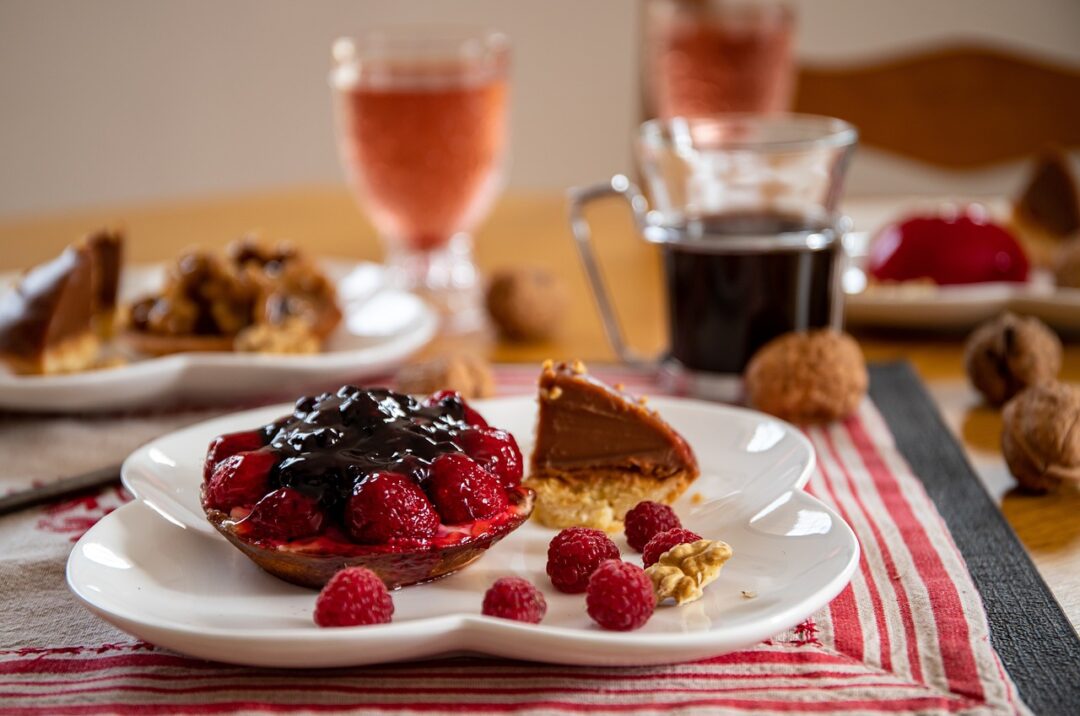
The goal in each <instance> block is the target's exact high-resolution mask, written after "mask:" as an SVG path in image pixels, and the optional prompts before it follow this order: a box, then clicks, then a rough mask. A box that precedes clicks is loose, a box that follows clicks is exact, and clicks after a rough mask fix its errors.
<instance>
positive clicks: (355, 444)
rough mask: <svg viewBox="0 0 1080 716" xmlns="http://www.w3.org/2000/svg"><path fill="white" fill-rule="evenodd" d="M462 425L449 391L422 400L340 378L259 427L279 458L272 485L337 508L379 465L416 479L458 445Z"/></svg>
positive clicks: (421, 478)
mask: <svg viewBox="0 0 1080 716" xmlns="http://www.w3.org/2000/svg"><path fill="white" fill-rule="evenodd" d="M468 428H469V424H468V423H467V422H466V420H465V406H464V404H463V403H462V401H461V399H460V398H458V397H456V396H447V397H444V398H443V399H441V400H439V401H438V402H435V403H434V404H430V405H429V404H426V403H420V402H418V401H417V400H415V399H414V398H412V397H410V396H408V395H403V394H401V393H395V392H393V391H391V390H386V389H374V390H361V389H360V388H357V387H356V386H352V385H346V386H344V387H342V388H340V389H339V390H338V391H337V392H336V393H323V394H322V395H319V396H315V397H312V396H309V397H305V398H301V399H300V400H298V401H297V402H296V408H295V410H294V411H293V413H292V415H288V416H285V417H284V418H281V419H280V420H277V421H275V422H273V423H271V424H269V425H266V426H264V427H263V428H262V431H263V435H264V436H265V437H266V439H267V440H268V441H269V446H270V448H272V449H273V450H274V451H275V452H277V453H278V454H279V457H280V459H279V461H278V463H277V466H276V467H275V468H274V470H273V472H272V474H271V476H270V481H271V484H272V485H273V487H274V488H277V487H292V488H294V489H296V490H299V491H301V492H303V493H304V494H306V495H308V496H310V497H313V498H315V499H317V500H318V501H319V503H320V504H321V505H322V506H323V507H324V508H325V509H327V510H330V511H336V510H337V509H339V508H340V507H341V505H342V504H343V503H344V502H345V501H346V500H348V498H349V496H350V495H352V494H353V492H354V491H355V489H356V487H357V485H359V484H361V483H363V482H364V481H365V480H367V479H368V477H369V476H370V475H372V474H373V473H375V472H378V471H381V470H382V471H392V472H399V473H402V474H404V475H408V476H410V477H412V479H413V480H415V481H416V482H417V483H423V482H424V481H425V480H427V478H428V476H429V474H430V468H431V463H432V462H434V460H435V458H437V457H438V456H439V455H442V454H443V453H447V452H463V450H462V448H461V446H460V445H459V444H458V442H457V437H458V434H459V433H461V432H463V431H465V430H467V429H468Z"/></svg>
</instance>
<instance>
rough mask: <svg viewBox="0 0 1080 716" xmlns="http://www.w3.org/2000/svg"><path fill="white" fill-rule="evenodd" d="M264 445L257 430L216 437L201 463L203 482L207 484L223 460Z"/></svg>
mask: <svg viewBox="0 0 1080 716" xmlns="http://www.w3.org/2000/svg"><path fill="white" fill-rule="evenodd" d="M265 444H266V443H265V442H264V440H263V434H262V433H260V432H259V431H257V430H248V431H244V432H242V433H225V434H224V435H218V436H217V437H216V438H214V439H213V440H212V441H211V442H210V449H208V450H207V451H206V462H205V463H203V480H204V481H206V482H209V481H210V475H212V474H213V472H214V468H215V467H217V464H218V463H219V462H221V461H222V460H224V459H225V458H227V457H232V456H233V455H235V454H237V453H240V452H249V451H251V450H258V449H259V448H261V447H262V446H263V445H265Z"/></svg>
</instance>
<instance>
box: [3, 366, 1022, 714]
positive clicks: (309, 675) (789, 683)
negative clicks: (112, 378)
mask: <svg viewBox="0 0 1080 716" xmlns="http://www.w3.org/2000/svg"><path fill="white" fill-rule="evenodd" d="M597 373H598V375H599V376H600V377H602V378H604V379H606V380H609V381H612V382H623V383H625V384H626V385H627V388H628V390H631V391H635V392H641V393H645V394H653V395H655V394H658V393H660V392H661V391H660V390H659V388H658V387H657V386H656V385H655V384H653V383H651V382H650V381H649V380H648V379H647V378H643V377H642V376H641V375H640V374H633V373H627V372H625V371H615V370H610V371H602V370H601V371H597ZM498 377H499V386H500V390H501V392H502V393H504V394H520V393H523V392H530V391H531V390H532V389H533V379H534V377H535V370H534V369H533V368H531V367H529V368H525V367H505V368H500V369H499V376H498ZM106 427H107V426H104V425H103V426H102V429H106ZM806 434H807V436H808V437H809V438H810V440H811V442H812V443H813V445H814V448H815V449H816V451H817V454H818V468H817V470H816V471H815V473H814V475H813V477H812V478H811V480H810V483H809V486H808V489H809V491H810V492H812V493H813V494H814V495H815V496H817V497H818V498H820V499H822V500H823V501H825V502H827V503H829V504H830V505H832V506H834V507H835V508H836V509H837V510H838V511H839V512H840V514H841V515H843V517H844V519H845V520H847V521H848V523H849V524H850V525H851V526H852V527H853V528H854V530H855V532H856V534H857V535H858V538H859V541H860V542H861V544H862V547H863V550H862V558H861V563H860V565H859V570H858V571H857V572H856V575H855V577H854V578H853V580H852V583H851V585H850V586H849V587H848V588H847V589H845V590H844V591H843V592H842V593H841V594H840V596H839V597H837V598H836V599H835V600H834V601H833V602H832V603H831V604H830V605H829V606H828V607H826V608H825V609H823V610H822V611H820V612H819V613H817V614H815V615H813V616H812V617H811V618H810V619H807V620H806V621H805V622H803V623H802V624H799V625H798V626H797V627H796V628H795V629H793V630H791V631H789V632H785V633H782V634H777V635H776V636H775V637H773V638H772V639H769V640H768V641H766V642H764V643H762V644H759V645H757V646H755V647H753V648H750V649H746V650H743V651H738V652H735V653H732V654H727V655H724V656H721V657H717V658H714V659H709V660H705V661H700V662H695V663H690V664H679V665H673V666H666V667H647V668H597V667H568V666H556V665H543V664H530V663H521V662H511V661H505V660H498V659H487V658H454V659H443V660H436V661H428V662H413V663H407V664H390V665H382V666H374V667H362V668H355V669H341V670H322V671H284V670H266V669H249V668H243V667H235V666H227V665H222V664H215V663H210V662H205V661H200V660H195V659H189V658H186V657H183V656H179V655H177V654H173V653H170V652H167V651H165V650H161V649H157V648H156V647H154V646H152V645H149V644H146V643H143V642H140V641H137V640H135V639H133V638H131V637H129V636H127V635H125V634H123V633H121V632H118V631H116V630H115V629H113V628H112V627H110V626H108V625H106V624H104V623H102V622H100V621H98V620H97V619H95V618H94V617H93V616H91V615H90V614H89V613H88V612H86V611H85V610H84V609H82V608H81V607H80V606H79V605H78V604H77V603H76V602H75V600H74V598H73V597H71V596H70V595H69V594H68V592H67V590H66V587H65V585H64V581H63V565H64V562H65V560H66V557H67V553H68V551H69V550H70V547H71V544H72V542H73V541H74V540H76V539H78V537H79V535H81V534H82V533H83V532H84V531H85V530H86V529H87V528H88V527H89V526H90V525H92V524H93V523H94V521H95V520H96V519H98V518H100V517H101V516H102V515H104V514H107V513H108V512H109V511H111V510H112V509H115V508H116V507H117V506H119V505H120V504H121V503H122V501H123V500H125V499H126V497H125V496H124V495H123V494H122V493H121V492H120V491H119V490H118V489H110V490H106V491H104V492H103V493H101V494H99V495H95V496H90V497H83V498H79V499H77V500H70V501H67V502H63V503H58V504H55V505H52V506H48V507H46V508H43V509H40V510H37V511H29V512H25V513H21V514H17V515H12V516H9V517H6V518H3V519H0V539H2V544H4V545H5V549H4V551H3V554H2V555H0V599H2V600H3V604H4V606H3V610H4V619H3V623H2V624H0V638H2V641H0V647H2V648H0V711H3V712H5V713H28V714H37V713H42V714H90V713H94V714H96V713H152V712H159V713H219V712H230V711H236V710H240V711H244V712H255V713H276V712H280V711H300V712H310V713H316V712H318V713H323V712H334V711H343V710H350V711H357V712H371V713H379V712H385V711H392V710H405V711H416V712H462V711H465V712H484V711H492V712H501V711H515V712H535V713H551V712H578V711H582V712H584V711H589V712H593V711H600V712H603V711H611V712H615V711H618V712H627V711H631V712H642V713H702V712H706V711H717V712H731V711H742V710H754V711H759V712H763V713H781V712H784V713H791V712H856V713H879V712H880V713H885V712H894V713H895V712H920V713H972V714H974V713H979V714H983V713H1027V712H1028V711H1027V709H1026V708H1025V707H1024V706H1023V704H1021V703H1020V701H1019V699H1018V697H1017V695H1016V692H1015V689H1014V688H1013V686H1012V683H1011V682H1010V680H1009V678H1008V677H1007V675H1006V674H1005V672H1004V670H1003V669H1002V667H1001V664H1000V661H999V659H998V657H997V655H996V654H995V653H994V651H993V649H992V648H991V646H990V641H989V635H988V630H987V622H986V617H985V614H984V612H983V608H982V603H981V601H980V598H979V594H978V592H977V591H976V589H975V587H974V586H973V584H972V582H971V579H970V577H969V575H968V573H967V570H966V568H965V566H964V563H963V560H962V558H961V557H960V554H959V553H958V551H957V549H956V547H955V545H954V544H953V542H952V539H951V538H950V536H949V533H948V531H947V530H946V528H945V526H944V523H943V522H942V520H941V518H940V516H939V515H938V513H937V512H936V510H935V508H934V506H933V504H932V503H931V502H930V500H929V498H928V497H927V496H926V494H925V492H924V491H923V489H922V486H921V484H920V483H919V481H918V480H917V479H916V478H915V477H914V475H912V474H911V472H910V469H909V468H908V467H907V465H906V464H905V463H904V461H903V459H902V458H901V457H900V455H899V453H898V452H897V450H896V448H895V445H894V443H893V439H892V436H891V434H890V433H889V431H888V428H887V426H886V425H885V423H884V422H883V421H882V419H881V417H880V415H879V413H878V411H877V409H876V408H875V407H874V406H873V405H872V404H871V403H870V402H869V401H867V402H866V403H865V404H864V405H863V406H862V408H861V409H860V410H859V412H858V414H857V415H855V416H854V417H852V418H851V419H850V420H848V421H847V422H845V423H843V424H836V425H832V426H828V427H823V428H809V429H807V431H806ZM71 448H73V449H77V446H71Z"/></svg>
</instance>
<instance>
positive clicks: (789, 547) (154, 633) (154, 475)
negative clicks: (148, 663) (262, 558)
mask: <svg viewBox="0 0 1080 716" xmlns="http://www.w3.org/2000/svg"><path fill="white" fill-rule="evenodd" d="M653 404H654V405H655V406H656V407H657V408H658V409H659V410H660V411H661V413H662V414H663V415H664V416H665V417H666V418H667V419H668V420H669V421H670V422H671V423H672V425H674V426H675V428H676V429H678V430H679V431H681V432H682V433H683V435H684V436H685V437H686V438H687V440H688V441H689V442H690V444H691V445H692V446H693V447H694V449H695V450H696V452H697V455H698V459H699V462H700V464H701V468H702V476H701V477H700V478H699V479H698V481H697V482H695V483H694V484H693V485H692V486H691V489H690V491H689V493H690V494H689V495H687V496H686V497H684V498H683V499H682V500H681V501H680V502H679V503H678V504H677V505H676V506H675V507H676V510H677V511H678V513H679V514H680V515H681V517H682V518H683V522H684V524H685V525H686V526H687V527H689V528H690V529H693V530H696V531H698V532H699V533H700V534H702V535H705V536H709V537H715V538H719V539H723V540H725V541H727V542H728V543H730V544H731V545H732V547H733V548H734V551H735V555H734V557H733V558H732V559H731V561H730V562H729V563H728V564H727V566H726V567H725V568H724V570H723V572H722V573H721V576H720V578H719V579H718V580H717V581H716V582H715V583H713V584H712V585H711V586H710V587H708V589H707V590H706V593H705V597H704V598H703V599H701V600H700V601H698V602H695V603H693V604H690V605H686V606H683V607H673V606H668V607H661V608H658V609H657V612H656V614H655V615H654V616H653V618H652V619H651V620H650V621H649V623H648V624H646V625H645V626H644V627H643V628H642V629H640V630H638V631H635V632H630V633H615V632H605V631H603V630H601V629H599V628H598V627H596V626H595V625H593V624H592V623H591V621H590V619H589V617H588V616H587V615H586V613H585V605H584V598H583V596H582V595H567V594H561V593H559V592H556V591H555V590H554V589H553V588H552V587H551V584H550V582H549V581H548V579H547V577H546V575H545V572H544V565H545V559H546V556H545V555H546V550H547V544H548V542H549V541H550V540H551V538H552V536H553V535H554V532H553V531H552V530H548V529H545V528H543V527H541V526H539V525H537V524H535V523H533V522H528V523H526V524H525V525H524V526H522V527H521V528H520V529H518V530H517V531H516V532H514V533H513V534H511V535H510V536H508V537H507V538H506V539H504V540H503V541H502V542H500V543H498V544H497V545H495V546H494V547H493V548H492V549H491V551H490V552H489V553H488V554H486V555H485V556H484V557H483V558H482V559H480V560H479V561H478V562H476V563H475V564H473V565H472V566H470V567H468V568H466V569H465V570H463V571H462V572H459V573H458V574H455V575H453V576H450V577H448V578H446V579H442V580H439V581H436V582H432V583H429V584H425V585H420V586H414V587H406V588H404V589H402V590H399V591H397V592H395V593H394V604H395V614H394V622H393V623H392V624H388V625H381V626H369V627H353V628H338V629H320V628H318V627H316V626H314V624H313V623H312V620H311V613H312V609H313V606H314V602H315V593H314V592H313V591H311V590H307V589H303V588H301V587H296V586H293V585H290V584H286V583H285V582H282V581H280V580H278V579H276V578H274V577H271V576H269V575H267V574H265V573H263V572H262V571H260V570H259V569H258V568H257V567H256V566H255V565H254V564H252V563H251V562H249V561H248V560H247V558H245V557H244V556H243V555H241V553H240V552H239V551H238V550H236V549H235V548H233V547H232V546H231V545H229V544H228V543H227V542H226V541H225V540H224V539H223V538H222V537H221V536H219V535H218V534H217V533H216V532H214V530H213V529H212V528H211V527H210V525H209V524H207V522H206V520H205V519H204V518H203V515H202V510H201V509H200V507H199V501H198V489H199V484H200V480H201V477H200V473H201V463H202V460H203V454H204V452H205V448H206V445H207V443H208V442H209V441H210V439H211V438H212V437H213V436H215V435H217V434H218V433H221V432H224V431H231V430H241V429H246V428H251V427H254V426H256V425H259V424H262V423H265V422H269V421H270V420H272V419H273V418H275V417H277V416H279V415H280V414H282V413H284V412H287V411H288V410H290V409H291V406H279V407H276V408H267V409H261V410H257V411H250V412H247V413H240V414H236V415H231V416H228V417H225V418H220V419H217V420H212V421H209V422H206V423H203V424H200V425H196V426H194V427H190V428H187V429H185V430H181V431H179V432H176V433H173V434H172V435H169V436H166V437H163V438H161V439H159V440H155V441H154V442H152V443H150V444H148V445H146V446H145V447H143V448H142V449H140V450H139V451H137V452H136V453H134V454H133V455H132V456H131V457H129V458H128V460H127V461H126V462H125V464H124V470H123V477H124V483H125V485H126V486H127V487H128V489H129V490H131V491H132V492H133V493H134V494H135V495H136V497H137V498H138V501H136V502H133V503H131V504H129V505H126V506H124V507H123V508H121V509H119V510H117V511H116V512H114V513H112V514H110V515H108V516H106V517H105V518H104V519H102V520H101V521H100V522H99V523H98V524H97V525H96V526H95V527H94V528H92V529H91V530H90V531H89V532H87V533H86V535H84V536H83V538H82V539H81V540H80V541H79V543H78V544H77V545H76V546H75V548H74V550H73V551H72V553H71V557H70V559H69V560H68V566H67V578H68V584H69V585H70V586H71V589H72V590H73V591H74V592H75V594H76V595H77V596H78V597H79V598H80V599H82V601H83V602H84V603H85V604H86V605H87V606H88V607H89V608H90V609H91V610H93V611H94V612H95V613H97V614H98V615H99V616H101V617H102V618H103V619H105V620H107V621H109V622H111V623H112V624H115V625H116V626H117V627H119V628H121V629H123V630H124V631H127V632H129V633H131V634H134V635H136V636H138V637H140V638H142V639H145V640H147V641H150V642H153V643H155V644H158V645H160V646H163V647H168V648H170V649H174V650H176V651H179V652H182V653H185V654H190V655H192V656H197V657H202V658H207V659H215V660H219V661H227V662H235V663H240V664H251V665H259V666H280V667H331V666H350V665H358V664H366V663H372V662H383V661H393V660H399V659H413V658H420V657H427V656H433V655H436V654H442V653H448V652H460V651H473V652H483V653H487V654H494V655H498V656H504V657H511V658H518V659H530V660H536V661H547V662H558V663H568V664H623V665H634V664H637V665H644V664H657V663H671V662H677V661H685V660H689V659H695V658H702V657H706V656H711V655H714V654H720V653H723V652H726V651H730V650H733V649H737V648H740V647H744V646H747V645H750V644H754V643H757V642H758V641H761V640H762V639H766V638H768V637H770V636H773V635H775V634H777V633H778V632H781V631H783V630H784V629H787V628H790V627H792V626H793V625H795V624H797V623H798V622H800V621H802V620H803V619H805V618H806V617H808V616H809V615H811V614H812V613H813V612H815V611H816V610H818V609H820V608H821V607H823V606H824V605H825V604H827V603H828V602H829V601H830V600H831V599H832V598H833V597H835V596H836V595H837V594H838V593H839V592H840V590H841V589H843V588H844V586H845V585H846V584H847V583H848V581H849V579H850V578H851V574H852V572H853V571H854V569H855V566H856V564H857V562H858V556H859V546H858V543H857V542H856V540H855V536H854V534H853V533H852V531H851V529H850V528H849V527H848V526H847V525H846V524H845V523H844V522H843V521H842V520H841V519H840V517H838V516H837V514H836V513H835V512H833V510H831V509H829V508H828V507H826V506H825V505H823V504H822V503H820V502H818V501H817V500H816V499H815V498H813V497H811V496H809V495H807V494H806V493H805V492H803V491H802V490H801V489H800V488H801V487H802V486H803V485H805V484H806V481H807V480H808V479H809V476H810V472H811V470H812V469H813V464H814V453H813V448H811V446H810V444H809V442H808V441H807V440H806V439H805V438H804V437H803V436H802V434H801V433H799V432H798V431H796V430H795V429H794V428H792V427H791V426H789V425H787V424H786V423H782V422H779V421H777V420H774V419H772V418H769V417H767V416H764V415H762V414H760V413H755V412H752V411H748V410H742V409H737V408H729V407H722V406H717V405H713V404H709V403H702V402H697V401H688V400H676V399H659V398H658V399H656V400H655V401H654V403H653ZM476 407H477V408H479V409H480V411H481V412H482V413H483V414H484V416H485V417H486V418H487V419H488V420H490V421H491V423H492V424H493V425H497V426H500V427H503V428H506V429H508V430H510V431H512V432H513V433H514V435H516V436H517V437H518V439H519V440H520V442H521V447H522V450H523V451H524V452H525V454H528V453H529V451H530V450H531V438H530V436H531V434H532V430H533V421H534V416H535V404H534V401H533V400H532V399H530V398H507V399H499V400H493V401H478V402H477V404H476ZM693 493H700V494H701V495H702V497H703V498H704V499H703V500H702V501H701V502H700V504H697V505H694V504H692V500H691V498H690V495H692V494H693ZM617 542H618V543H619V546H620V548H621V549H622V551H623V555H624V557H625V558H627V559H630V560H633V561H636V560H638V559H639V558H638V556H637V555H636V554H635V553H633V552H632V551H630V550H629V548H628V547H627V546H626V543H625V540H624V539H623V538H622V536H619V538H618V539H617ZM506 575H520V576H523V577H525V578H527V579H529V580H531V581H532V582H533V583H534V584H536V585H537V586H539V587H540V588H541V589H542V590H543V591H544V594H545V596H546V598H547V601H548V614H547V617H546V618H545V620H544V622H543V623H542V624H540V625H539V626H533V625H524V624H519V623H516V622H511V621H505V620H499V619H493V618H489V617H484V616H481V614H480V605H481V601H482V598H483V594H484V591H485V590H486V589H487V587H488V586H490V584H491V583H492V582H493V581H494V580H495V579H497V578H498V577H501V576H506ZM743 590H747V591H752V592H756V594H757V596H756V597H755V598H752V599H747V598H744V597H743V596H742V594H741V593H742V591H743Z"/></svg>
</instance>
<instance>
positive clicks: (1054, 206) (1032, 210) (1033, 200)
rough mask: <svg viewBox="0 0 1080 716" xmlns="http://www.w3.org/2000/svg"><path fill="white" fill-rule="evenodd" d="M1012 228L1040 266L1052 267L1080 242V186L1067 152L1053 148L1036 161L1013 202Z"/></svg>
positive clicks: (1033, 260)
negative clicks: (1067, 250)
mask: <svg viewBox="0 0 1080 716" xmlns="http://www.w3.org/2000/svg"><path fill="white" fill-rule="evenodd" d="M1009 225H1010V227H1011V228H1012V230H1013V231H1014V232H1015V233H1016V235H1017V236H1018V237H1019V238H1020V240H1021V241H1022V242H1023V243H1024V245H1025V246H1026V247H1027V250H1028V254H1029V255H1030V256H1031V258H1032V262H1033V263H1036V264H1038V265H1041V266H1052V265H1053V264H1054V263H1055V262H1056V261H1057V255H1058V254H1059V253H1060V252H1061V251H1062V250H1063V249H1064V248H1065V247H1066V246H1067V245H1068V244H1070V243H1073V242H1076V241H1078V240H1080V187H1078V184H1077V181H1076V167H1075V165H1074V164H1073V160H1072V159H1071V158H1070V157H1069V155H1068V154H1067V153H1066V152H1064V151H1062V150H1060V149H1052V150H1049V151H1047V152H1045V153H1044V154H1043V155H1042V156H1040V157H1039V158H1038V159H1037V160H1036V163H1035V166H1034V167H1033V168H1032V172H1031V176H1030V178H1029V179H1028V183H1027V185H1026V186H1025V187H1024V189H1023V190H1022V191H1021V192H1020V195H1019V196H1018V197H1017V198H1016V200H1015V201H1014V202H1013V206H1012V214H1011V215H1010V217H1009Z"/></svg>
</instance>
